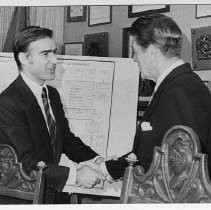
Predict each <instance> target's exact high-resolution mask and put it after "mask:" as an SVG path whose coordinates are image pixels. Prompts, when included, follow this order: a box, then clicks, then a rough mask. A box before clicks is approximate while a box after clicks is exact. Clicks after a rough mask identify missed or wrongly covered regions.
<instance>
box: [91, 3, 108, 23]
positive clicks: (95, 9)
mask: <svg viewBox="0 0 211 210" xmlns="http://www.w3.org/2000/svg"><path fill="white" fill-rule="evenodd" d="M111 22H112V6H89V15H88V26H89V27H91V26H96V25H103V24H109V23H111Z"/></svg>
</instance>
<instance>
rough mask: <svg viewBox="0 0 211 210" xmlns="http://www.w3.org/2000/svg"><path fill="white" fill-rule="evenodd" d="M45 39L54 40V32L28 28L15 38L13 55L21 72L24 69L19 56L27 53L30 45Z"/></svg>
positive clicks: (37, 27)
mask: <svg viewBox="0 0 211 210" xmlns="http://www.w3.org/2000/svg"><path fill="white" fill-rule="evenodd" d="M45 37H49V38H52V37H53V31H52V30H50V29H48V28H41V27H39V26H28V27H26V28H24V29H23V30H22V31H21V32H20V33H19V34H17V35H16V36H15V39H14V42H13V53H14V58H15V61H16V63H17V66H18V69H19V70H21V69H22V64H21V62H20V60H19V58H18V54H19V53H20V52H24V53H25V52H27V51H28V47H29V45H30V43H32V42H34V41H37V40H39V39H43V38H45Z"/></svg>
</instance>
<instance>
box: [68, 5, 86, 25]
mask: <svg viewBox="0 0 211 210" xmlns="http://www.w3.org/2000/svg"><path fill="white" fill-rule="evenodd" d="M83 21H86V6H70V7H67V22H83Z"/></svg>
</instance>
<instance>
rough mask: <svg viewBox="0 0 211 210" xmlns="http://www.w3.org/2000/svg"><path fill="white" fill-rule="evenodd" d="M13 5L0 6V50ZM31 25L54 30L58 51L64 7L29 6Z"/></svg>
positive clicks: (61, 39)
mask: <svg viewBox="0 0 211 210" xmlns="http://www.w3.org/2000/svg"><path fill="white" fill-rule="evenodd" d="M13 10H14V7H2V6H1V7H0V51H2V48H3V46H4V42H5V40H6V35H7V31H8V29H9V25H10V21H11V18H12V13H13ZM30 21H31V25H39V26H42V27H47V28H50V29H52V30H53V31H54V38H55V40H56V42H57V47H58V53H60V51H61V46H62V43H63V26H64V7H30Z"/></svg>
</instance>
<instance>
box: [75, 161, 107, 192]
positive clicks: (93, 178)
mask: <svg viewBox="0 0 211 210" xmlns="http://www.w3.org/2000/svg"><path fill="white" fill-rule="evenodd" d="M101 180H105V177H104V176H103V174H102V173H98V172H97V171H95V170H92V169H91V168H90V167H88V166H87V165H83V166H81V167H80V168H78V169H77V175H76V181H77V183H78V184H79V185H82V186H83V187H86V188H92V187H93V186H94V185H96V184H99V183H100V181H101Z"/></svg>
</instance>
